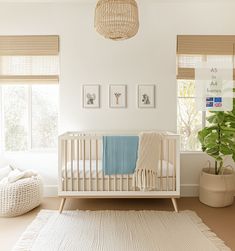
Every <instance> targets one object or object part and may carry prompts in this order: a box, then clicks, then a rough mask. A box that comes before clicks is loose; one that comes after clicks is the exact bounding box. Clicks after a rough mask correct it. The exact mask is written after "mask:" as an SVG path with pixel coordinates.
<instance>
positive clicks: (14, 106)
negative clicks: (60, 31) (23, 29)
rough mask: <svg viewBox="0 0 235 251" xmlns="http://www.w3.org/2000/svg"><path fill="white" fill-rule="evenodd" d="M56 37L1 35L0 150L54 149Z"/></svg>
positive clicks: (56, 128)
mask: <svg viewBox="0 0 235 251" xmlns="http://www.w3.org/2000/svg"><path fill="white" fill-rule="evenodd" d="M58 54H59V38H58V36H0V108H1V109H0V119H1V120H0V121H1V123H0V129H1V130H0V131H1V134H0V135H1V137H0V150H1V151H30V150H45V149H46V150H48V149H55V148H56V146H57V134H58V91H59V87H58V80H59V77H58V76H59V75H58V74H59V56H58Z"/></svg>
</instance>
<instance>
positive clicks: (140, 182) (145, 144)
mask: <svg viewBox="0 0 235 251" xmlns="http://www.w3.org/2000/svg"><path fill="white" fill-rule="evenodd" d="M162 138H163V134H160V133H156V132H147V133H146V132H145V133H141V134H140V135H139V148H138V159H137V163H136V169H135V179H134V181H135V186H136V187H138V188H139V189H140V190H144V191H149V190H153V189H154V188H156V174H157V170H158V165H159V163H160V157H161V156H160V154H161V140H162Z"/></svg>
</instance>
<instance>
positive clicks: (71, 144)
mask: <svg viewBox="0 0 235 251" xmlns="http://www.w3.org/2000/svg"><path fill="white" fill-rule="evenodd" d="M70 151H71V153H70V157H71V159H70V163H71V170H70V171H71V186H72V188H71V190H72V191H73V161H74V160H73V156H74V155H73V151H74V150H73V140H71V141H70Z"/></svg>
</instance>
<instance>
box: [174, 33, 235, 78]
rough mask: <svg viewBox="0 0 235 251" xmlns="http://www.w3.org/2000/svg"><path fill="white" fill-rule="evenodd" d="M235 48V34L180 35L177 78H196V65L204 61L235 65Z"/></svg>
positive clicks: (178, 37) (234, 73)
mask: <svg viewBox="0 0 235 251" xmlns="http://www.w3.org/2000/svg"><path fill="white" fill-rule="evenodd" d="M234 48H235V35H178V36H177V64H178V65H177V66H178V69H177V79H195V67H196V65H197V63H199V62H202V61H210V60H211V61H213V62H215V61H216V62H229V63H232V64H233V65H234ZM233 78H234V79H235V69H234V70H233Z"/></svg>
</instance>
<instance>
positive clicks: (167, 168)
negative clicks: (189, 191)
mask: <svg viewBox="0 0 235 251" xmlns="http://www.w3.org/2000/svg"><path fill="white" fill-rule="evenodd" d="M169 162H170V140H169V139H167V167H166V189H167V191H169Z"/></svg>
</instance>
